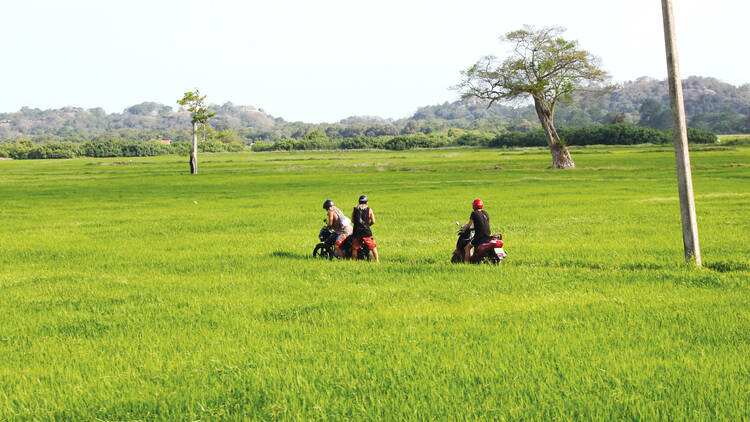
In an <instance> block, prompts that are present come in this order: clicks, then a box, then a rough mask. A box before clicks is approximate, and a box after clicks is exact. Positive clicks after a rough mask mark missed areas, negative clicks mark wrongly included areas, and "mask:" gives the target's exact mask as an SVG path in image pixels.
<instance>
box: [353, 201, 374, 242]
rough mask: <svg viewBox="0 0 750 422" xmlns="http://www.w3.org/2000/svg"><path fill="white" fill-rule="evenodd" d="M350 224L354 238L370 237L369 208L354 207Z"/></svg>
mask: <svg viewBox="0 0 750 422" xmlns="http://www.w3.org/2000/svg"><path fill="white" fill-rule="evenodd" d="M352 217H354V218H353V219H352V223H353V224H354V233H353V234H354V237H372V230H370V208H369V207H367V208H365V209H362V208H360V207H354V212H353V213H352Z"/></svg>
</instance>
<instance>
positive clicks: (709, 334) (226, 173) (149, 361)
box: [0, 147, 750, 420]
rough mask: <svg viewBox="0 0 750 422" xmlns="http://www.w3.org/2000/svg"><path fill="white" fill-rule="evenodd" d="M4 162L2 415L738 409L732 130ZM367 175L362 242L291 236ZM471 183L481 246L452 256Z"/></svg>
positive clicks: (742, 369)
mask: <svg viewBox="0 0 750 422" xmlns="http://www.w3.org/2000/svg"><path fill="white" fill-rule="evenodd" d="M573 154H574V158H575V159H576V163H577V165H578V166H579V168H578V169H575V170H571V171H553V170H548V169H546V167H547V166H548V165H549V155H548V152H546V151H545V150H543V149H528V150H516V151H498V150H444V151H440V150H438V151H403V152H356V153H355V152H352V153H340V152H326V153H322V152H321V153H283V154H281V153H253V154H235V155H224V154H219V155H208V154H206V155H204V156H203V158H202V161H201V163H200V164H199V165H200V171H201V174H199V175H197V176H191V175H189V174H188V172H187V171H186V169H187V168H186V167H187V165H186V160H184V159H183V158H182V157H173V156H172V157H156V158H134V159H133V162H134V163H136V164H133V165H99V164H100V163H102V162H103V163H113V162H116V161H118V160H121V159H75V160H58V161H46V160H42V161H33V162H18V161H1V162H0V218H2V222H3V224H2V225H0V251H2V252H1V253H0V293H2V299H0V321H2V324H0V419H76V420H79V419H84V420H85V419H101V420H126V419H139V420H152V419H179V420H187V419H190V420H196V419H354V420H363V419H379V420H382V419H423V420H428V419H527V420H529V419H553V418H554V419H603V420H612V419H669V420H674V419H690V420H695V419H698V420H700V419H727V420H741V419H743V418H748V417H750V406H749V405H748V403H750V400H749V399H750V397H749V394H750V393H749V391H750V376H749V375H750V374H749V373H748V364H749V363H750V359H748V356H750V335H749V334H748V333H750V307H749V306H748V302H749V298H750V289H749V288H748V276H750V258H748V256H750V236H748V233H750V218H749V217H750V214H749V213H748V209H749V208H748V206H749V205H750V194H748V192H750V149H747V148H712V149H710V150H708V149H707V150H700V148H697V149H694V150H693V152H692V159H693V165H694V168H693V175H694V184H695V191H696V192H695V193H696V201H697V209H698V217H699V220H698V223H699V231H700V236H701V246H702V250H703V256H704V262H705V264H706V265H705V267H704V268H702V269H695V268H690V267H688V266H687V265H685V264H684V263H683V260H682V243H681V237H680V220H679V203H678V201H677V190H676V186H675V177H676V176H675V170H674V155H673V153H671V152H670V151H668V150H667V151H664V150H661V149H657V148H655V147H628V148H625V147H618V148H591V147H589V148H578V149H573ZM363 193H365V194H367V195H368V196H369V197H370V205H371V206H372V208H373V209H374V211H375V213H376V216H377V224H376V225H375V226H374V227H373V231H374V234H375V238H376V240H377V242H378V249H379V251H380V254H381V259H382V263H381V264H380V265H376V264H374V263H362V262H336V261H334V262H323V261H316V260H313V259H312V258H311V251H312V247H313V246H314V244H315V243H316V241H317V239H316V234H317V231H318V229H319V228H320V226H321V225H322V218H323V210H322V209H321V205H322V202H323V200H325V199H327V198H332V199H334V200H335V201H336V202H337V204H338V205H339V206H340V207H341V208H342V209H344V210H348V209H350V207H351V206H353V205H354V203H355V201H356V198H357V197H358V196H359V195H360V194H363ZM475 197H480V198H482V199H483V200H484V202H485V204H486V205H485V209H486V210H487V211H488V212H489V214H490V218H491V225H492V228H493V230H497V231H502V232H503V233H504V234H505V241H506V246H507V251H508V252H509V257H508V259H507V260H506V261H505V262H504V263H503V264H502V266H500V267H488V266H465V265H451V264H449V263H448V261H449V256H450V252H451V251H452V250H453V247H454V245H455V234H454V230H455V225H454V222H455V221H456V220H460V221H461V222H462V223H463V222H464V220H468V215H469V212H470V204H471V201H472V200H473V199H474V198H475Z"/></svg>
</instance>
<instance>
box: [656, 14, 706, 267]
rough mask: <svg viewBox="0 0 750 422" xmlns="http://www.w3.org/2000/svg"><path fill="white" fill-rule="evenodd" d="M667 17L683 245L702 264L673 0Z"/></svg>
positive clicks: (687, 256) (687, 254)
mask: <svg viewBox="0 0 750 422" xmlns="http://www.w3.org/2000/svg"><path fill="white" fill-rule="evenodd" d="M661 9H662V17H663V18H664V45H665V47H666V50H667V72H668V75H669V77H668V78H667V82H668V85H669V102H670V106H671V109H672V129H673V130H674V155H675V159H676V161H677V187H678V190H679V193H680V214H681V216H682V242H683V245H684V246H685V260H686V261H688V262H695V265H697V266H700V265H701V249H700V244H699V243H698V222H697V220H696V217H695V198H694V197H693V176H692V172H691V171H690V152H689V151H688V139H687V125H686V124H685V103H684V101H683V98H682V80H681V79H680V66H679V63H678V59H677V44H676V43H677V41H676V39H675V28H674V14H673V13H672V0H661Z"/></svg>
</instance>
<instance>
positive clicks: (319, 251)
mask: <svg viewBox="0 0 750 422" xmlns="http://www.w3.org/2000/svg"><path fill="white" fill-rule="evenodd" d="M313 257H314V258H320V259H328V260H331V259H333V251H332V250H331V249H330V248H329V247H327V246H326V244H325V243H318V244H317V245H316V246H315V249H314V250H313Z"/></svg>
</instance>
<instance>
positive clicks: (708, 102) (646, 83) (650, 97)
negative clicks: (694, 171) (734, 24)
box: [409, 76, 750, 133]
mask: <svg viewBox="0 0 750 422" xmlns="http://www.w3.org/2000/svg"><path fill="white" fill-rule="evenodd" d="M683 94H684V98H685V113H686V114H687V116H688V120H689V124H690V125H691V126H693V127H696V128H699V129H704V130H712V131H715V132H719V133H722V132H724V133H726V132H735V133H736V132H747V131H748V130H750V125H748V123H749V121H748V117H749V116H750V84H745V85H742V86H740V87H735V86H733V85H731V84H728V83H725V82H721V81H719V80H718V79H715V78H705V77H697V76H691V77H689V78H688V79H685V80H684V81H683ZM644 104H645V105H646V106H645V107H644ZM668 113H669V91H668V88H667V84H666V80H664V81H659V80H656V79H652V78H646V77H643V78H639V79H636V80H635V81H630V82H625V83H623V84H621V85H618V86H616V87H615V88H614V89H612V90H611V91H609V92H607V93H604V94H601V93H600V94H583V95H578V96H576V98H575V99H574V101H573V102H572V103H571V104H561V105H560V106H559V108H558V110H557V112H556V114H555V123H556V124H558V125H568V126H587V125H596V124H608V123H612V122H616V121H623V122H627V123H634V124H641V125H643V126H654V127H658V126H664V125H665V124H666V125H667V127H668V126H669V124H670V121H669V120H668V117H669V116H668ZM665 115H666V117H667V119H666V120H665ZM409 119H410V120H431V119H438V120H441V119H443V120H465V121H476V120H481V119H490V120H495V121H497V122H499V123H500V124H504V125H506V126H511V127H512V126H519V127H523V126H528V125H529V124H531V125H534V126H536V125H537V122H536V115H535V112H534V109H533V107H532V106H530V105H529V106H526V107H515V108H513V107H508V106H503V105H493V106H492V107H490V108H489V109H488V108H487V106H486V104H485V103H482V102H479V101H476V100H468V101H466V100H461V101H455V102H452V103H444V104H441V105H434V106H427V107H422V108H420V109H418V110H417V112H416V113H414V115H413V116H411V117H410V118H409Z"/></svg>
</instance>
